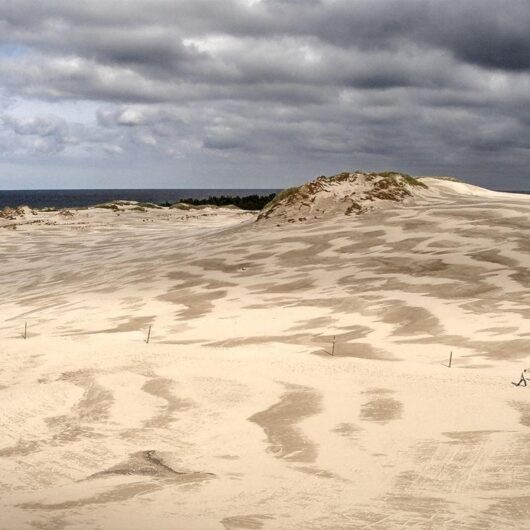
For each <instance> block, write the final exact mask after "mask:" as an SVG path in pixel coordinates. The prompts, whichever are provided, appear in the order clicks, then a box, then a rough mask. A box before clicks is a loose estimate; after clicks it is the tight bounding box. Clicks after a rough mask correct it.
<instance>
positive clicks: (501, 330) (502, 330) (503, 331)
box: [479, 326, 519, 335]
mask: <svg viewBox="0 0 530 530" xmlns="http://www.w3.org/2000/svg"><path fill="white" fill-rule="evenodd" d="M518 330H519V328H516V327H515V326H505V327H501V326H499V327H494V328H484V329H480V330H479V332H480V333H493V334H495V335H508V334H509V333H516V332H517V331H518Z"/></svg>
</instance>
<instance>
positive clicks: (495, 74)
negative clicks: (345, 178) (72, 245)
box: [0, 0, 530, 189]
mask: <svg viewBox="0 0 530 530" xmlns="http://www.w3.org/2000/svg"><path fill="white" fill-rule="evenodd" d="M529 28H530V2H529V1H528V0H443V1H442V0H112V1H109V0H84V1H82V2H81V1H74V0H0V188H3V189H21V188H76V187H116V188H118V187H176V188H179V187H181V188H190V187H246V188H255V187H262V188H267V187H282V186H287V185H290V184H294V183H300V182H303V181H305V180H308V179H310V178H313V177H315V176H318V175H320V174H326V175H330V174H334V173H337V172H339V171H344V170H354V169H367V170H384V169H397V170H401V171H404V172H407V173H411V174H415V175H436V174H438V175H440V174H441V175H456V176H460V177H462V178H464V179H467V180H469V181H471V182H475V183H478V184H482V185H486V186H490V187H494V188H497V189H530V112H529V111H530V30H529Z"/></svg>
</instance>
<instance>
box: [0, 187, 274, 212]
mask: <svg viewBox="0 0 530 530" xmlns="http://www.w3.org/2000/svg"><path fill="white" fill-rule="evenodd" d="M278 191H280V190H279V189H261V188H260V189H228V188H227V189H224V188H223V189H115V190H110V189H98V190H0V208H4V207H5V206H11V207H16V206H30V207H31V208H47V207H54V208H82V207H84V206H93V205H95V204H101V203H104V202H109V201H114V200H125V201H138V202H152V203H155V204H165V203H167V202H168V203H170V204H173V203H175V202H179V201H180V200H182V199H207V198H208V197H210V196H212V197H220V196H221V195H224V196H230V197H235V196H239V197H246V196H248V195H270V194H271V193H278Z"/></svg>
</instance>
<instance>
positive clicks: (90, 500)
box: [18, 482, 161, 510]
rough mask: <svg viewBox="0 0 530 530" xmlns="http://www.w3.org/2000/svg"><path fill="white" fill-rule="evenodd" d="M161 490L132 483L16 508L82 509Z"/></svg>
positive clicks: (148, 485) (143, 483) (146, 484)
mask: <svg viewBox="0 0 530 530" xmlns="http://www.w3.org/2000/svg"><path fill="white" fill-rule="evenodd" d="M160 488H161V485H160V484H156V483H146V482H134V483H132V484H121V485H119V486H115V487H114V488H112V489H111V490H110V491H106V492H104V493H100V494H98V495H93V496H92V497H85V498H82V499H77V500H73V501H64V502H58V503H50V504H45V503H40V502H26V503H24V504H19V505H18V507H19V508H22V509H23V510H69V509H72V508H82V507H84V506H90V505H92V504H107V503H117V502H124V501H127V500H129V499H132V498H133V497H136V496H138V495H145V494H147V493H152V492H154V491H157V490H159V489H160Z"/></svg>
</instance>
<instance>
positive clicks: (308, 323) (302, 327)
mask: <svg viewBox="0 0 530 530" xmlns="http://www.w3.org/2000/svg"><path fill="white" fill-rule="evenodd" d="M334 322H335V320H334V319H333V318H332V317H317V318H309V319H307V320H299V321H298V322H297V324H296V325H294V326H292V327H291V328H289V331H308V330H314V329H316V328H329V327H331V326H333V323H334Z"/></svg>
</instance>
